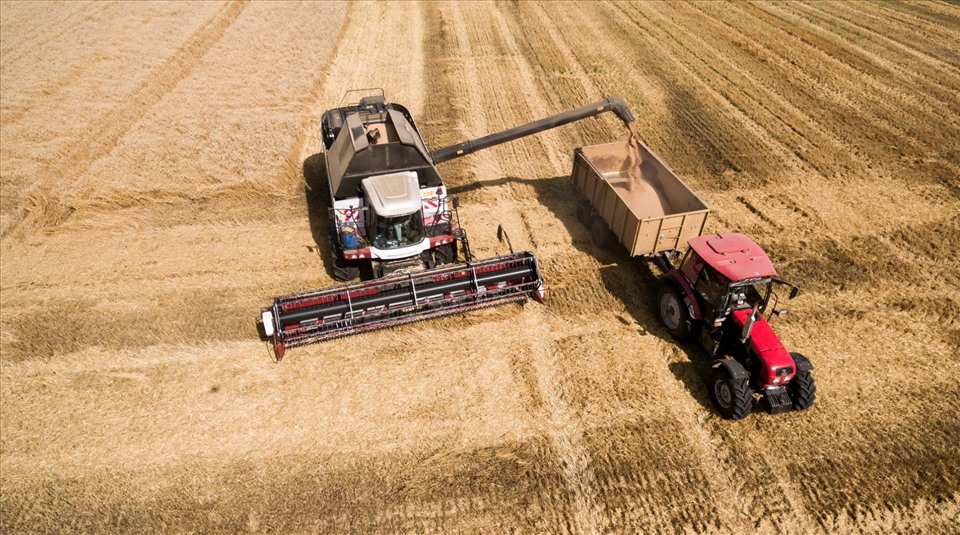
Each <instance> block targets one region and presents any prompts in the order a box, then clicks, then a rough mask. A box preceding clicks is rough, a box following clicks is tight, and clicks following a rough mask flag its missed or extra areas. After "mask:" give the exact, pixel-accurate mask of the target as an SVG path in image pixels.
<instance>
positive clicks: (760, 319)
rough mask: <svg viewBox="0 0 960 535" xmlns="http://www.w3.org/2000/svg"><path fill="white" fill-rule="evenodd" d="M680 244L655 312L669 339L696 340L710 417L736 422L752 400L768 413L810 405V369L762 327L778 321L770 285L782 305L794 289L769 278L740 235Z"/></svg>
mask: <svg viewBox="0 0 960 535" xmlns="http://www.w3.org/2000/svg"><path fill="white" fill-rule="evenodd" d="M688 245H689V246H690V249H689V250H688V251H687V253H686V256H685V257H684V259H683V261H682V262H681V263H680V267H679V268H677V269H672V270H670V271H668V272H667V273H666V275H665V276H664V277H663V280H662V282H661V284H660V288H659V290H658V292H657V299H656V311H657V314H658V316H659V318H660V321H661V322H662V323H663V325H664V326H665V327H666V328H667V330H668V331H670V334H671V335H673V336H674V338H677V339H678V340H685V339H690V338H697V339H699V341H700V343H701V344H702V345H703V347H704V348H705V349H706V350H707V352H708V353H710V355H711V357H712V358H713V359H714V360H713V361H712V362H711V365H710V366H711V376H710V381H709V388H710V393H711V397H712V398H713V401H714V404H715V405H716V407H717V410H718V411H719V412H720V413H721V414H722V415H723V416H724V417H726V418H731V419H739V418H743V417H744V416H746V415H747V414H749V412H750V410H751V408H752V405H753V396H754V393H757V394H759V395H760V398H761V402H762V403H763V405H764V407H765V408H766V409H767V410H768V411H770V412H771V413H773V414H777V413H780V412H784V411H787V410H791V409H798V410H800V409H806V408H808V407H809V406H810V405H812V404H813V401H814V398H815V392H816V387H815V386H814V383H813V377H812V376H811V374H810V371H811V370H812V369H813V366H812V365H811V364H810V361H808V360H807V359H806V358H805V357H804V356H803V355H800V354H799V353H788V352H787V350H786V349H785V348H784V346H783V344H782V343H781V342H780V339H779V337H777V335H776V333H775V332H774V331H773V329H772V328H771V327H770V324H769V323H768V319H770V318H772V316H774V315H776V316H778V317H783V316H785V315H786V309H777V308H776V307H777V306H778V304H779V299H778V297H777V293H776V291H775V288H776V286H787V287H789V288H790V289H789V296H788V298H789V299H793V298H794V297H796V295H797V293H798V292H799V289H798V288H797V287H796V286H790V285H788V284H787V283H786V282H784V281H783V280H781V279H779V278H777V272H776V270H775V269H774V268H773V264H771V262H770V258H769V257H768V256H767V254H766V253H765V252H764V251H763V249H761V248H760V246H759V245H757V244H756V243H754V242H753V240H751V239H750V238H748V237H746V236H744V235H742V234H737V233H727V234H719V235H707V236H699V237H697V238H693V239H691V240H690V241H689V242H688Z"/></svg>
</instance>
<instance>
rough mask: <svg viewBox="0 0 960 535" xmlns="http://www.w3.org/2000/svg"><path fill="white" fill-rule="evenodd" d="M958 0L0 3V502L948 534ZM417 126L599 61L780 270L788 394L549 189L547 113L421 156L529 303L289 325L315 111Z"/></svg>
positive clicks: (650, 136)
mask: <svg viewBox="0 0 960 535" xmlns="http://www.w3.org/2000/svg"><path fill="white" fill-rule="evenodd" d="M958 42H960V8H958V7H957V5H956V3H951V2H926V1H924V2H908V3H863V2H791V3H782V2H763V3H754V2H740V1H735V2H724V3H718V2H696V3H665V2H619V1H614V2H609V1H602V2H583V3H546V2H544V3H540V2H519V3H518V2H495V3H486V2H484V3H472V2H471V3H457V2H440V3H435V2H424V3H399V2H398V3H392V2H387V3H384V2H377V3H374V2H353V3H328V2H302V3H298V2H283V3H279V2H278V3H270V2H250V3H247V2H233V1H231V2H204V3H199V2H191V3H187V2H169V3H167V2H151V3H133V2H63V3H29V2H7V1H4V2H2V3H0V97H2V98H0V139H2V143H0V177H2V182H0V199H2V205H0V230H2V245H0V253H2V256H0V262H2V264H0V298H2V307H0V355H2V357H0V532H3V533H61V532H91V533H104V532H133V533H143V532H163V533H170V532H174V533H178V532H203V533H241V532H250V533H260V532H268V533H358V534H372V533H557V534H565V533H569V534H600V533H611V534H614V533H747V532H750V533H798V534H807V533H878V534H880V533H883V534H886V533H924V534H926V533H957V532H960V420H958V418H957V414H958V412H960V386H958V384H957V380H956V378H957V377H958V376H960V362H958V359H957V354H958V352H960V290H958V287H960V261H958V260H957V245H958V244H960V47H958V45H957V43H958ZM366 87H381V88H383V89H384V91H385V92H386V95H387V97H388V99H390V100H391V101H394V102H397V103H400V104H403V105H404V106H406V107H408V108H409V109H410V110H411V111H412V112H413V114H414V117H415V118H416V120H417V122H418V124H419V127H420V129H421V131H422V133H423V134H424V136H425V138H426V141H427V144H428V145H429V146H430V147H431V148H432V149H437V148H440V147H444V146H447V145H450V144H452V143H456V142H459V141H462V140H465V139H471V138H475V137H478V136H482V135H485V134H488V133H492V132H495V131H499V130H502V129H505V128H509V127H512V126H516V125H518V124H521V123H525V122H528V121H532V120H535V119H539V118H541V117H545V116H547V115H551V114H553V113H557V112H560V111H563V110H566V109H569V108H573V107H577V106H580V105H583V104H586V103H589V102H593V101H596V100H599V99H601V98H605V97H608V96H614V95H616V96H621V97H623V98H625V99H626V101H627V102H628V103H629V104H630V106H631V108H632V110H633V112H634V114H635V115H636V116H637V120H636V122H635V123H633V130H634V132H636V134H637V135H639V136H640V137H641V138H642V139H643V140H644V141H645V142H646V143H647V144H648V145H649V146H650V147H651V148H652V149H653V150H654V151H656V152H657V153H658V154H659V155H660V156H661V157H662V158H663V159H664V160H665V161H666V162H668V163H669V164H670V166H671V167H672V168H673V169H674V170H675V171H677V173H678V174H679V175H681V176H682V177H683V178H684V179H685V181H686V182H687V183H688V184H689V185H690V186H691V187H692V188H693V189H694V190H695V191H696V192H697V193H698V195H699V196H700V197H701V198H703V199H704V200H705V201H706V202H707V203H708V204H709V205H710V206H711V208H712V209H713V213H712V214H711V216H710V219H709V222H708V231H710V232H720V231H740V232H744V233H746V234H749V235H751V236H752V237H753V238H754V239H755V240H756V241H758V242H759V243H761V244H762V245H763V246H764V247H765V249H766V250H767V251H768V252H769V253H770V255H771V258H772V259H773V260H774V263H775V265H776V266H777V269H778V272H779V273H780V274H781V275H782V276H783V277H784V278H786V279H787V280H789V281H791V282H793V283H795V284H797V285H799V286H800V287H801V289H802V290H801V294H800V296H799V297H798V298H797V299H796V300H794V301H792V302H791V303H790V310H791V312H790V316H789V317H788V318H784V319H781V320H778V321H776V322H775V325H774V328H775V329H776V330H777V332H778V333H779V334H780V336H781V337H782V338H783V340H784V342H785V343H786V345H787V346H788V348H789V349H791V350H795V351H800V352H802V353H804V354H805V355H807V356H808V357H809V358H810V359H811V361H812V362H813V363H814V366H815V367H816V369H815V372H814V375H815V378H816V380H817V386H818V401H817V403H816V405H814V407H813V408H811V409H810V410H808V411H805V412H800V413H788V414H784V415H778V416H770V415H768V414H765V413H763V412H762V411H760V410H756V411H755V412H754V413H753V414H751V415H750V416H749V417H748V418H746V419H745V420H743V421H739V422H730V421H726V420H722V419H721V418H720V417H719V416H717V414H716V413H715V411H714V410H713V408H712V407H711V404H710V400H709V396H708V393H707V389H706V386H705V384H704V378H705V374H706V361H705V359H704V357H703V355H702V354H701V353H700V352H699V351H698V350H697V348H695V347H693V346H683V345H677V344H676V343H674V342H673V341H672V340H671V339H670V337H669V335H668V334H667V333H666V331H665V330H664V329H662V328H661V327H660V326H659V324H658V323H657V320H656V318H655V316H654V314H653V313H652V307H651V303H650V297H651V294H652V292H653V291H654V288H655V285H656V279H655V275H654V274H653V273H651V272H650V271H649V270H648V269H647V268H646V267H645V266H644V265H643V264H642V263H640V262H639V261H637V260H636V259H631V258H630V257H629V256H628V255H627V253H626V251H625V250H623V248H616V249H609V250H600V249H597V248H596V247H594V246H593V245H592V243H591V241H590V237H589V233H588V231H587V230H586V229H585V228H583V227H582V225H580V224H579V223H578V222H577V221H576V217H575V209H576V205H577V202H578V200H579V199H578V194H577V193H576V191H575V189H574V187H573V185H572V183H571V181H570V178H569V173H570V169H571V165H572V153H573V149H574V147H578V146H583V145H588V144H594V143H603V142H608V141H614V140H619V139H625V138H626V136H627V132H626V130H625V129H624V128H623V127H622V125H620V124H619V123H618V121H616V120H615V119H613V118H609V117H601V118H597V119H590V120H586V121H582V122H579V123H575V124H573V125H569V126H565V127H562V128H560V129H556V130H552V131H549V132H546V133H543V134H540V135H538V136H534V137H529V138H525V139H523V140H519V141H516V142H513V143H509V144H505V145H501V146H499V147H495V148H491V149H488V150H484V151H481V152H478V153H476V154H473V155H470V156H468V157H465V158H461V159H457V160H453V161H451V162H448V163H444V164H441V165H440V166H439V170H440V172H441V174H442V176H443V177H444V180H445V181H446V183H447V185H448V187H449V188H450V190H451V191H452V192H453V193H456V194H457V195H459V197H460V200H461V209H460V216H461V221H462V223H463V226H464V227H465V228H467V230H468V231H469V232H470V236H471V245H472V247H473V250H474V253H475V254H476V255H477V256H481V257H485V256H490V255H494V254H502V253H504V252H506V251H505V246H504V245H502V244H500V243H499V242H498V241H497V239H496V233H495V229H496V228H497V225H498V224H502V225H503V227H504V228H505V229H506V230H507V231H508V233H509V236H510V238H511V240H512V242H513V245H514V247H515V248H516V249H522V250H530V251H532V252H534V253H535V254H536V255H537V256H538V258H539V259H540V262H541V267H542V271H543V275H544V277H545V279H546V283H547V286H548V297H547V301H546V303H545V304H543V305H541V304H538V303H534V302H529V303H526V304H523V305H509V306H505V307H500V308H494V309H488V310H483V311H479V312H473V313H468V314H462V315H458V316H450V317H446V318H443V319H440V320H435V321H429V322H422V323H417V324H412V325H407V326H403V327H399V328H395V329H390V330H383V331H377V332H373V333H368V334H364V335H360V336H356V337H348V338H343V339H339V340H334V341H330V342H325V343H323V344H318V345H313V346H308V347H304V348H297V349H295V350H291V351H290V352H288V354H287V356H286V357H285V358H284V360H283V361H282V362H280V363H279V364H278V363H274V362H273V360H272V358H271V352H270V347H269V345H268V344H266V343H264V342H262V341H260V340H259V338H258V335H257V328H256V323H255V322H256V320H257V318H258V314H259V311H260V309H261V308H262V307H264V306H267V305H268V304H269V303H270V302H271V299H272V298H273V297H274V296H276V295H281V294H288V293H292V292H295V291H301V290H308V289H314V288H321V287H325V286H328V285H331V284H333V283H334V281H333V279H332V277H331V274H330V271H329V265H328V263H329V261H328V260H327V259H326V254H327V252H328V245H326V244H324V243H322V242H323V240H322V239H319V240H318V239H317V238H316V237H317V236H323V235H325V233H326V231H327V229H328V228H329V226H328V225H329V223H328V221H327V219H326V212H325V207H324V206H322V205H321V204H319V203H320V201H319V197H318V194H317V187H316V186H317V185H318V184H321V183H322V180H323V177H322V176H317V174H318V173H317V169H318V168H319V167H318V166H317V165H315V164H316V161H317V160H316V158H317V157H318V156H317V155H318V153H319V152H320V151H321V142H320V133H319V119H320V115H321V113H322V112H323V111H324V110H326V109H329V108H331V107H334V106H336V105H337V104H338V102H339V101H340V98H341V97H342V96H343V94H344V93H345V92H346V91H347V90H350V89H354V88H366Z"/></svg>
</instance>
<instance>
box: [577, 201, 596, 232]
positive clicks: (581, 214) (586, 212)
mask: <svg viewBox="0 0 960 535" xmlns="http://www.w3.org/2000/svg"><path fill="white" fill-rule="evenodd" d="M592 211H593V209H592V207H591V206H590V202H589V201H587V200H582V201H580V202H578V203H577V221H579V222H581V223H583V226H585V227H589V226H590V213H591V212H592Z"/></svg>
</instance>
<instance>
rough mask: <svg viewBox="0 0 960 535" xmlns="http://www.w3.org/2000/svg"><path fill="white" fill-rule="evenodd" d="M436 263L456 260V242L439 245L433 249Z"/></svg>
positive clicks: (447, 262)
mask: <svg viewBox="0 0 960 535" xmlns="http://www.w3.org/2000/svg"><path fill="white" fill-rule="evenodd" d="M433 257H434V258H435V259H436V261H437V264H450V263H452V262H456V261H457V242H453V243H448V244H446V245H441V246H439V247H437V248H436V249H434V250H433Z"/></svg>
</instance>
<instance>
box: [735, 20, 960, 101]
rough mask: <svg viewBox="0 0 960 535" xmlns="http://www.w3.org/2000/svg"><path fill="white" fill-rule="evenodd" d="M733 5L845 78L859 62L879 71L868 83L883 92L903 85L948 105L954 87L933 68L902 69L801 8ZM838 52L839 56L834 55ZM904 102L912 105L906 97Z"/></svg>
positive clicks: (856, 73)
mask: <svg viewBox="0 0 960 535" xmlns="http://www.w3.org/2000/svg"><path fill="white" fill-rule="evenodd" d="M735 8H736V9H738V10H740V11H741V12H744V13H747V12H749V14H750V15H751V16H753V17H754V18H756V19H757V20H759V21H761V22H767V23H772V24H773V25H774V26H775V27H777V28H778V29H779V30H780V31H781V32H784V33H786V34H787V35H789V36H791V37H794V38H795V39H798V40H799V41H800V42H802V43H803V44H805V45H806V46H807V47H809V49H811V50H812V51H813V52H814V53H815V54H816V55H817V57H819V58H820V59H821V60H822V62H823V63H826V64H834V65H837V66H839V68H841V69H844V70H845V71H846V74H847V76H846V79H847V80H849V81H856V80H857V79H858V77H859V76H860V75H861V73H860V72H859V69H863V68H864V67H863V66H860V67H857V66H856V64H857V63H859V64H861V65H866V66H868V67H869V68H870V70H872V71H881V72H878V73H877V74H875V75H873V77H872V79H871V83H873V84H877V85H878V86H880V87H882V89H883V92H884V93H887V94H897V95H900V94H902V93H903V91H904V89H903V88H904V87H907V88H911V89H912V90H911V91H910V92H909V93H907V94H908V95H909V97H911V98H916V97H919V98H920V99H922V100H923V101H924V102H925V103H926V104H927V105H929V106H932V107H937V108H939V109H940V110H941V112H943V111H947V112H948V111H949V110H950V109H951V107H950V104H951V103H952V101H953V96H954V94H955V93H956V90H957V88H956V87H950V86H947V85H945V84H944V82H943V80H941V79H940V74H941V73H940V71H939V70H937V69H935V68H934V69H926V70H920V69H918V65H914V66H913V69H912V70H908V69H905V68H904V67H902V66H901V65H900V64H898V63H897V62H896V61H893V60H892V59H889V58H888V55H885V54H882V53H877V52H874V51H871V50H868V49H867V47H866V46H865V45H866V43H867V42H864V44H862V45H861V44H857V43H856V42H854V41H853V40H852V39H849V38H845V37H844V36H843V35H842V34H841V33H840V32H837V31H836V30H834V29H830V28H826V27H824V26H823V25H819V24H816V22H815V21H814V20H811V19H812V18H813V17H811V16H809V15H807V16H804V15H803V14H802V12H801V13H800V14H798V13H796V12H793V11H790V10H786V9H783V8H781V7H779V6H775V5H773V4H766V5H765V6H764V8H765V9H764V8H761V7H759V6H755V5H752V4H738V5H737V6H736V7H735ZM820 18H821V19H823V18H824V17H820ZM848 50H849V51H848ZM838 54H839V55H840V56H841V57H838ZM884 71H885V72H884ZM871 74H872V73H871ZM889 74H893V75H894V76H896V77H898V78H899V79H900V80H901V81H902V82H903V83H901V84H897V85H895V86H890V85H889V83H888V82H887V80H886V76H887V75H889ZM918 89H922V90H918ZM935 91H936V92H938V93H939V94H937V93H935ZM901 98H903V97H902V96H901ZM906 104H907V105H913V103H912V102H910V101H909V100H907V101H906Z"/></svg>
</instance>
